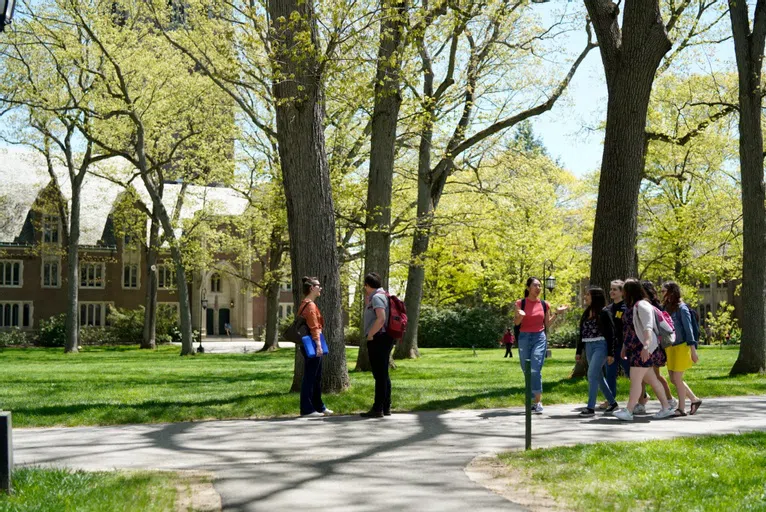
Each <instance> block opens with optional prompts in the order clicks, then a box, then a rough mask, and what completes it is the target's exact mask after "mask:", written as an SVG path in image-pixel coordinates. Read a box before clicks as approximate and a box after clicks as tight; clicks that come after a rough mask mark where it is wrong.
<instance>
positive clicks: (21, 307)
mask: <svg viewBox="0 0 766 512" xmlns="http://www.w3.org/2000/svg"><path fill="white" fill-rule="evenodd" d="M0 327H19V328H21V329H28V328H30V327H32V303H31V302H0Z"/></svg>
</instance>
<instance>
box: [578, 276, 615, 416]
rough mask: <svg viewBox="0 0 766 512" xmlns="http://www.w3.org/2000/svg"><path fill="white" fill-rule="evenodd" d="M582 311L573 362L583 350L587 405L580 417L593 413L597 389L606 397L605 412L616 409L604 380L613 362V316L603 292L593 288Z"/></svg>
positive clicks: (588, 293) (587, 294)
mask: <svg viewBox="0 0 766 512" xmlns="http://www.w3.org/2000/svg"><path fill="white" fill-rule="evenodd" d="M585 305H586V308H585V311H584V312H583V314H582V317H581V318H580V337H579V339H578V340H577V353H576V355H575V359H576V360H577V362H578V363H579V362H580V360H581V359H582V352H583V348H585V357H586V358H587V360H588V405H587V406H586V407H585V408H584V409H582V411H580V416H593V415H594V414H596V409H595V407H596V398H597V397H598V390H599V388H601V393H602V394H603V395H604V398H606V400H607V402H608V403H609V406H608V407H607V409H606V412H607V413H611V412H614V411H615V410H616V409H617V402H616V401H615V399H614V394H613V393H612V391H611V390H610V389H609V386H608V385H607V383H606V379H605V378H604V365H605V364H607V363H608V364H612V363H613V362H614V325H613V324H612V315H611V313H610V312H609V309H608V308H607V307H606V297H605V296H604V290H602V289H601V288H597V287H593V288H591V289H590V290H588V292H587V293H586V294H585Z"/></svg>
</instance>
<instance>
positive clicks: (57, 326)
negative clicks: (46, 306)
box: [37, 313, 66, 347]
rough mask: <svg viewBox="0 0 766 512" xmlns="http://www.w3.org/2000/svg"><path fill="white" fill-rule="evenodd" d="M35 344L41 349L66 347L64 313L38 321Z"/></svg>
mask: <svg viewBox="0 0 766 512" xmlns="http://www.w3.org/2000/svg"><path fill="white" fill-rule="evenodd" d="M37 344H38V345H40V346H41V347H65V346H66V313H61V314H59V315H56V316H52V317H50V318H49V319H48V320H40V330H39V332H38V333H37Z"/></svg>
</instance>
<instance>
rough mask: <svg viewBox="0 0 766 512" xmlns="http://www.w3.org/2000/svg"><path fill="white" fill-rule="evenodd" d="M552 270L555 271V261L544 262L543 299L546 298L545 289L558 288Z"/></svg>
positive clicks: (550, 290) (551, 290)
mask: <svg viewBox="0 0 766 512" xmlns="http://www.w3.org/2000/svg"><path fill="white" fill-rule="evenodd" d="M551 272H553V262H552V261H551V260H545V261H544V262H543V300H545V290H548V291H549V292H553V290H554V289H555V288H556V278H555V277H553V274H551Z"/></svg>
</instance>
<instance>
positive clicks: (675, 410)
mask: <svg viewBox="0 0 766 512" xmlns="http://www.w3.org/2000/svg"><path fill="white" fill-rule="evenodd" d="M541 290H542V286H541V283H540V280H538V279H537V278H534V277H530V278H529V279H528V280H527V287H526V290H525V292H524V296H525V298H524V299H523V301H522V300H519V301H517V302H516V314H515V317H514V322H515V324H516V325H517V326H518V327H519V335H518V340H517V341H518V346H519V359H520V360H521V364H522V369H523V366H524V361H525V360H526V359H530V361H531V374H532V393H533V395H534V403H533V405H532V412H534V413H538V414H541V413H542V412H543V406H542V389H543V387H542V368H543V363H544V362H545V354H546V351H547V338H546V331H547V328H548V326H549V325H550V323H551V322H552V321H553V318H555V316H556V314H558V313H562V312H564V311H566V310H567V308H566V306H561V307H559V308H558V309H557V310H556V312H552V311H551V308H550V306H549V305H548V304H547V303H545V302H544V301H541V300H540V298H539V295H540V291H541ZM661 293H662V300H661V301H660V300H659V299H658V296H657V292H656V290H655V288H654V285H653V284H652V283H651V282H649V281H639V280H638V279H627V280H626V281H624V282H623V281H621V280H615V281H612V283H611V285H610V288H609V296H610V298H611V300H612V302H611V303H610V304H609V305H607V304H606V297H605V294H604V290H602V289H601V288H598V287H592V288H590V289H589V290H588V292H587V293H586V294H585V306H586V307H585V311H584V312H583V315H582V317H581V318H580V329H579V338H578V342H577V350H576V355H575V358H576V360H577V361H580V360H581V359H582V357H583V351H584V352H585V358H586V360H587V362H588V402H587V405H586V406H585V407H583V408H582V409H581V411H580V416H584V417H587V416H593V415H595V414H596V399H597V395H598V392H599V390H600V391H601V393H602V394H603V396H604V398H605V399H606V401H605V402H603V403H602V404H600V405H599V406H598V408H599V409H600V410H603V411H605V414H613V415H614V416H615V417H616V418H618V419H620V420H624V421H632V420H633V415H634V414H642V413H645V412H646V402H647V401H648V395H647V393H646V389H645V388H646V385H647V384H648V385H649V386H651V388H652V389H653V390H654V392H655V394H656V396H657V398H658V400H659V401H660V404H661V409H660V410H659V411H658V412H657V413H656V414H655V415H654V417H655V418H657V419H661V418H667V417H670V416H686V415H687V412H686V399H687V398H688V399H689V403H690V408H689V413H688V414H695V413H696V412H697V410H698V409H699V407H700V405H702V400H700V399H699V398H698V397H697V396H696V395H695V394H694V392H693V391H692V390H691V388H690V387H689V385H688V384H686V382H685V381H684V378H683V377H684V372H685V371H687V370H688V369H689V368H691V367H692V365H693V364H694V363H696V362H697V361H698V360H699V357H698V355H697V343H698V341H699V340H698V339H697V337H698V335H697V334H696V332H695V331H696V330H695V328H694V327H695V325H696V323H695V321H694V319H693V318H692V315H693V313H692V312H691V310H690V309H689V307H688V306H687V305H686V304H685V303H684V301H683V300H682V298H681V288H680V287H679V286H678V284H677V283H675V282H673V281H668V282H666V283H664V284H663V285H662V289H661ZM655 308H657V309H659V310H662V311H666V312H667V313H668V314H669V315H670V317H671V319H672V321H673V325H674V328H675V341H674V342H673V344H672V345H671V346H669V347H667V348H663V347H662V345H661V343H660V340H659V336H658V326H657V318H656V312H655ZM506 334H509V333H506ZM505 339H506V338H505V337H504V340H505ZM666 365H667V368H668V373H669V376H670V381H671V382H672V383H673V385H674V386H675V388H676V392H677V394H678V400H676V399H675V398H673V395H672V393H671V390H670V386H669V385H668V382H667V380H666V379H665V378H664V377H663V376H662V374H661V373H660V368H661V367H662V366H666ZM620 366H621V367H622V368H623V373H624V374H625V375H627V376H628V377H629V378H630V395H629V397H628V403H627V406H626V407H625V408H623V409H619V410H618V407H619V406H618V404H617V373H618V368H619V367H620Z"/></svg>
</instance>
